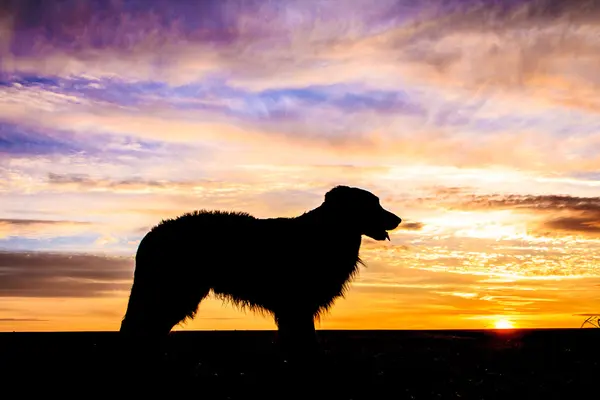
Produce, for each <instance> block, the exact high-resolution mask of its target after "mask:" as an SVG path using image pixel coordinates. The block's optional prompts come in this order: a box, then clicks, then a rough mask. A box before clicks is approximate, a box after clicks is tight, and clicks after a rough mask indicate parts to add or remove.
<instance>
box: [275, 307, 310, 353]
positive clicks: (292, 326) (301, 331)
mask: <svg viewBox="0 0 600 400" xmlns="http://www.w3.org/2000/svg"><path fill="white" fill-rule="evenodd" d="M275 322H276V324H277V329H278V343H279V346H280V348H281V350H282V352H283V354H284V357H286V358H290V359H296V360H297V359H307V358H313V357H314V356H315V355H317V354H318V353H319V351H320V346H319V342H318V339H317V334H316V332H315V322H314V317H313V314H312V313H309V312H300V311H288V312H280V313H277V314H276V315H275Z"/></svg>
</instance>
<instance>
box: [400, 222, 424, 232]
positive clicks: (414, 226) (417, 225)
mask: <svg viewBox="0 0 600 400" xmlns="http://www.w3.org/2000/svg"><path fill="white" fill-rule="evenodd" d="M423 226H425V224H423V223H422V222H402V223H401V224H400V225H399V226H398V228H400V229H406V230H409V231H419V230H421V229H423Z"/></svg>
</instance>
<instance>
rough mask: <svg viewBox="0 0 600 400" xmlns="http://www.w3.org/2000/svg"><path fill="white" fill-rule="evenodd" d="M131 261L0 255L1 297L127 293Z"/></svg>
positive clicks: (78, 256)
mask: <svg viewBox="0 0 600 400" xmlns="http://www.w3.org/2000/svg"><path fill="white" fill-rule="evenodd" d="M132 271H133V261H132V259H130V258H125V257H105V256H96V255H90V254H66V253H62V254H61V253H44V252H22V253H21V252H0V274H1V275H2V280H0V297H102V296H111V295H114V294H115V293H116V292H118V291H127V290H129V288H130V286H131V279H132V276H133V272H132Z"/></svg>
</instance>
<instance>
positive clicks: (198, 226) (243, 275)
mask: <svg viewBox="0 0 600 400" xmlns="http://www.w3.org/2000/svg"><path fill="white" fill-rule="evenodd" d="M400 222H401V219H400V218H399V217H397V216H396V215H394V214H393V213H391V212H389V211H387V210H385V209H384V208H383V207H382V206H381V205H380V203H379V199H378V198H377V197H376V196H375V195H373V194H372V193H370V192H368V191H366V190H362V189H359V188H352V187H347V186H337V187H335V188H333V189H332V190H330V191H329V192H327V193H326V194H325V200H324V202H323V203H322V204H321V205H320V206H319V207H317V208H315V209H313V210H311V211H308V212H305V213H304V214H302V215H300V216H297V217H293V218H268V219H259V218H255V217H253V216H251V215H249V214H247V213H244V212H226V211H206V210H201V211H195V212H192V213H188V214H184V215H182V216H180V217H178V218H175V219H169V220H163V221H162V222H161V223H160V224H159V225H157V226H155V227H154V228H153V229H151V230H150V232H149V233H147V234H146V236H145V237H144V238H143V240H142V241H141V243H140V245H139V247H138V251H137V254H136V261H135V262H136V266H135V272H134V281H133V285H132V288H131V294H130V297H129V303H128V305H127V311H126V313H125V316H124V318H123V321H122V323H121V329H120V331H121V332H122V333H123V334H127V335H128V336H127V337H133V338H136V341H137V342H139V341H140V340H142V339H143V340H151V341H152V342H154V341H155V340H160V339H161V338H164V337H165V336H167V335H168V333H169V332H170V331H171V329H172V328H173V327H174V326H175V325H177V324H178V323H180V322H182V321H185V320H186V319H191V318H194V316H195V315H196V311H197V309H198V305H199V303H200V302H201V301H202V299H204V298H205V297H206V296H207V295H208V294H209V292H210V291H211V290H212V292H213V293H214V295H215V296H217V297H219V298H221V299H224V300H227V301H231V302H232V303H233V304H234V305H236V306H239V307H241V308H245V309H250V310H252V311H255V312H262V313H267V314H270V315H272V316H273V317H274V320H275V323H276V324H277V328H278V336H279V337H278V339H279V343H280V344H281V345H282V346H283V350H284V351H286V352H287V353H288V354H291V353H292V352H294V353H296V354H306V353H307V352H310V351H313V350H318V348H319V346H318V341H317V338H316V334H315V326H314V321H315V319H316V318H319V317H320V316H321V315H322V313H324V312H326V311H327V310H328V309H330V307H331V306H332V305H333V304H334V301H335V300H336V299H337V298H339V297H340V296H343V295H344V293H345V291H346V290H347V288H348V283H349V282H350V281H351V279H352V278H353V277H354V276H355V275H356V273H357V271H358V266H359V264H361V262H362V261H361V260H360V258H359V250H360V245H361V235H367V236H369V237H371V238H373V239H375V240H385V239H389V236H388V233H387V231H389V230H393V229H395V228H396V227H397V226H398V225H399V224H400Z"/></svg>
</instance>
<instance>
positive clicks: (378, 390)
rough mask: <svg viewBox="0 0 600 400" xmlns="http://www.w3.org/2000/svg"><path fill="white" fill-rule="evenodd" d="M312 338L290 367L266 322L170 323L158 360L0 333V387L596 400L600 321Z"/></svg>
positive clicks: (114, 348) (86, 339)
mask: <svg viewBox="0 0 600 400" xmlns="http://www.w3.org/2000/svg"><path fill="white" fill-rule="evenodd" d="M319 337H320V338H321V341H322V345H323V348H324V350H325V355H324V356H323V359H321V360H319V361H318V362H315V363H314V364H313V365H300V366H297V367H294V365H290V364H291V363H290V362H283V361H282V360H280V359H279V358H278V353H277V348H276V347H275V345H274V344H273V339H274V332H272V331H237V332H235V331H219V332H214V331H205V332H176V333H173V334H172V336H171V338H170V339H169V341H168V343H167V349H166V354H165V353H161V354H163V355H164V357H163V359H162V364H160V365H162V367H161V368H162V369H160V368H159V367H156V366H152V364H150V363H149V362H144V363H142V365H140V366H138V367H132V366H131V365H130V364H127V361H126V360H125V358H124V356H123V355H124V354H125V353H124V351H123V349H122V348H121V347H120V342H119V336H118V334H117V333H116V332H89V333H88V332H86V333H0V374H1V375H0V378H2V383H1V385H0V387H1V388H2V392H0V393H14V392H13V391H12V388H16V389H17V390H18V393H19V394H23V395H24V394H31V395H33V394H34V393H37V394H39V393H44V394H49V393H50V392H54V393H60V394H62V395H73V394H77V395H78V397H80V398H92V396H91V394H97V395H98V396H101V394H104V395H105V396H106V395H107V394H112V396H111V397H116V398H121V397H124V396H125V395H126V393H127V392H126V390H127V388H126V387H125V388H123V387H121V385H122V383H129V384H130V387H131V386H136V387H138V388H145V389H147V390H148V391H150V392H151V393H153V394H154V396H152V397H164V395H159V394H160V392H159V389H160V388H159V386H160V385H161V384H162V385H163V387H164V386H167V387H168V388H169V389H168V390H169V392H168V393H169V397H181V396H187V395H188V394H191V395H193V396H194V398H215V399H217V398H223V399H226V398H230V399H241V398H258V399H261V398H263V399H264V398H267V397H268V398H280V399H287V398H323V399H333V398H342V399H361V398H365V399H392V398H397V399H511V398H512V397H516V396H519V398H521V397H523V398H526V399H580V398H583V396H586V397H587V396H589V398H600V329H593V328H591V329H558V330H517V331H512V332H509V331H319ZM140 368H141V369H140ZM143 368H146V369H145V370H143ZM142 370H143V371H144V372H141V371H142ZM136 371H137V372H138V374H135V372H136ZM136 376H137V377H138V379H140V380H139V381H134V380H133V379H134V378H135V377H136ZM166 377H169V379H170V381H167V380H166V379H167V378H166ZM7 391H8V392H7ZM307 394H308V397H306V395H307ZM2 397H4V396H2ZM9 397H10V398H14V396H9ZM9 397H4V398H9ZM18 397H24V398H29V396H18ZM94 397H95V396H94Z"/></svg>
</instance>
